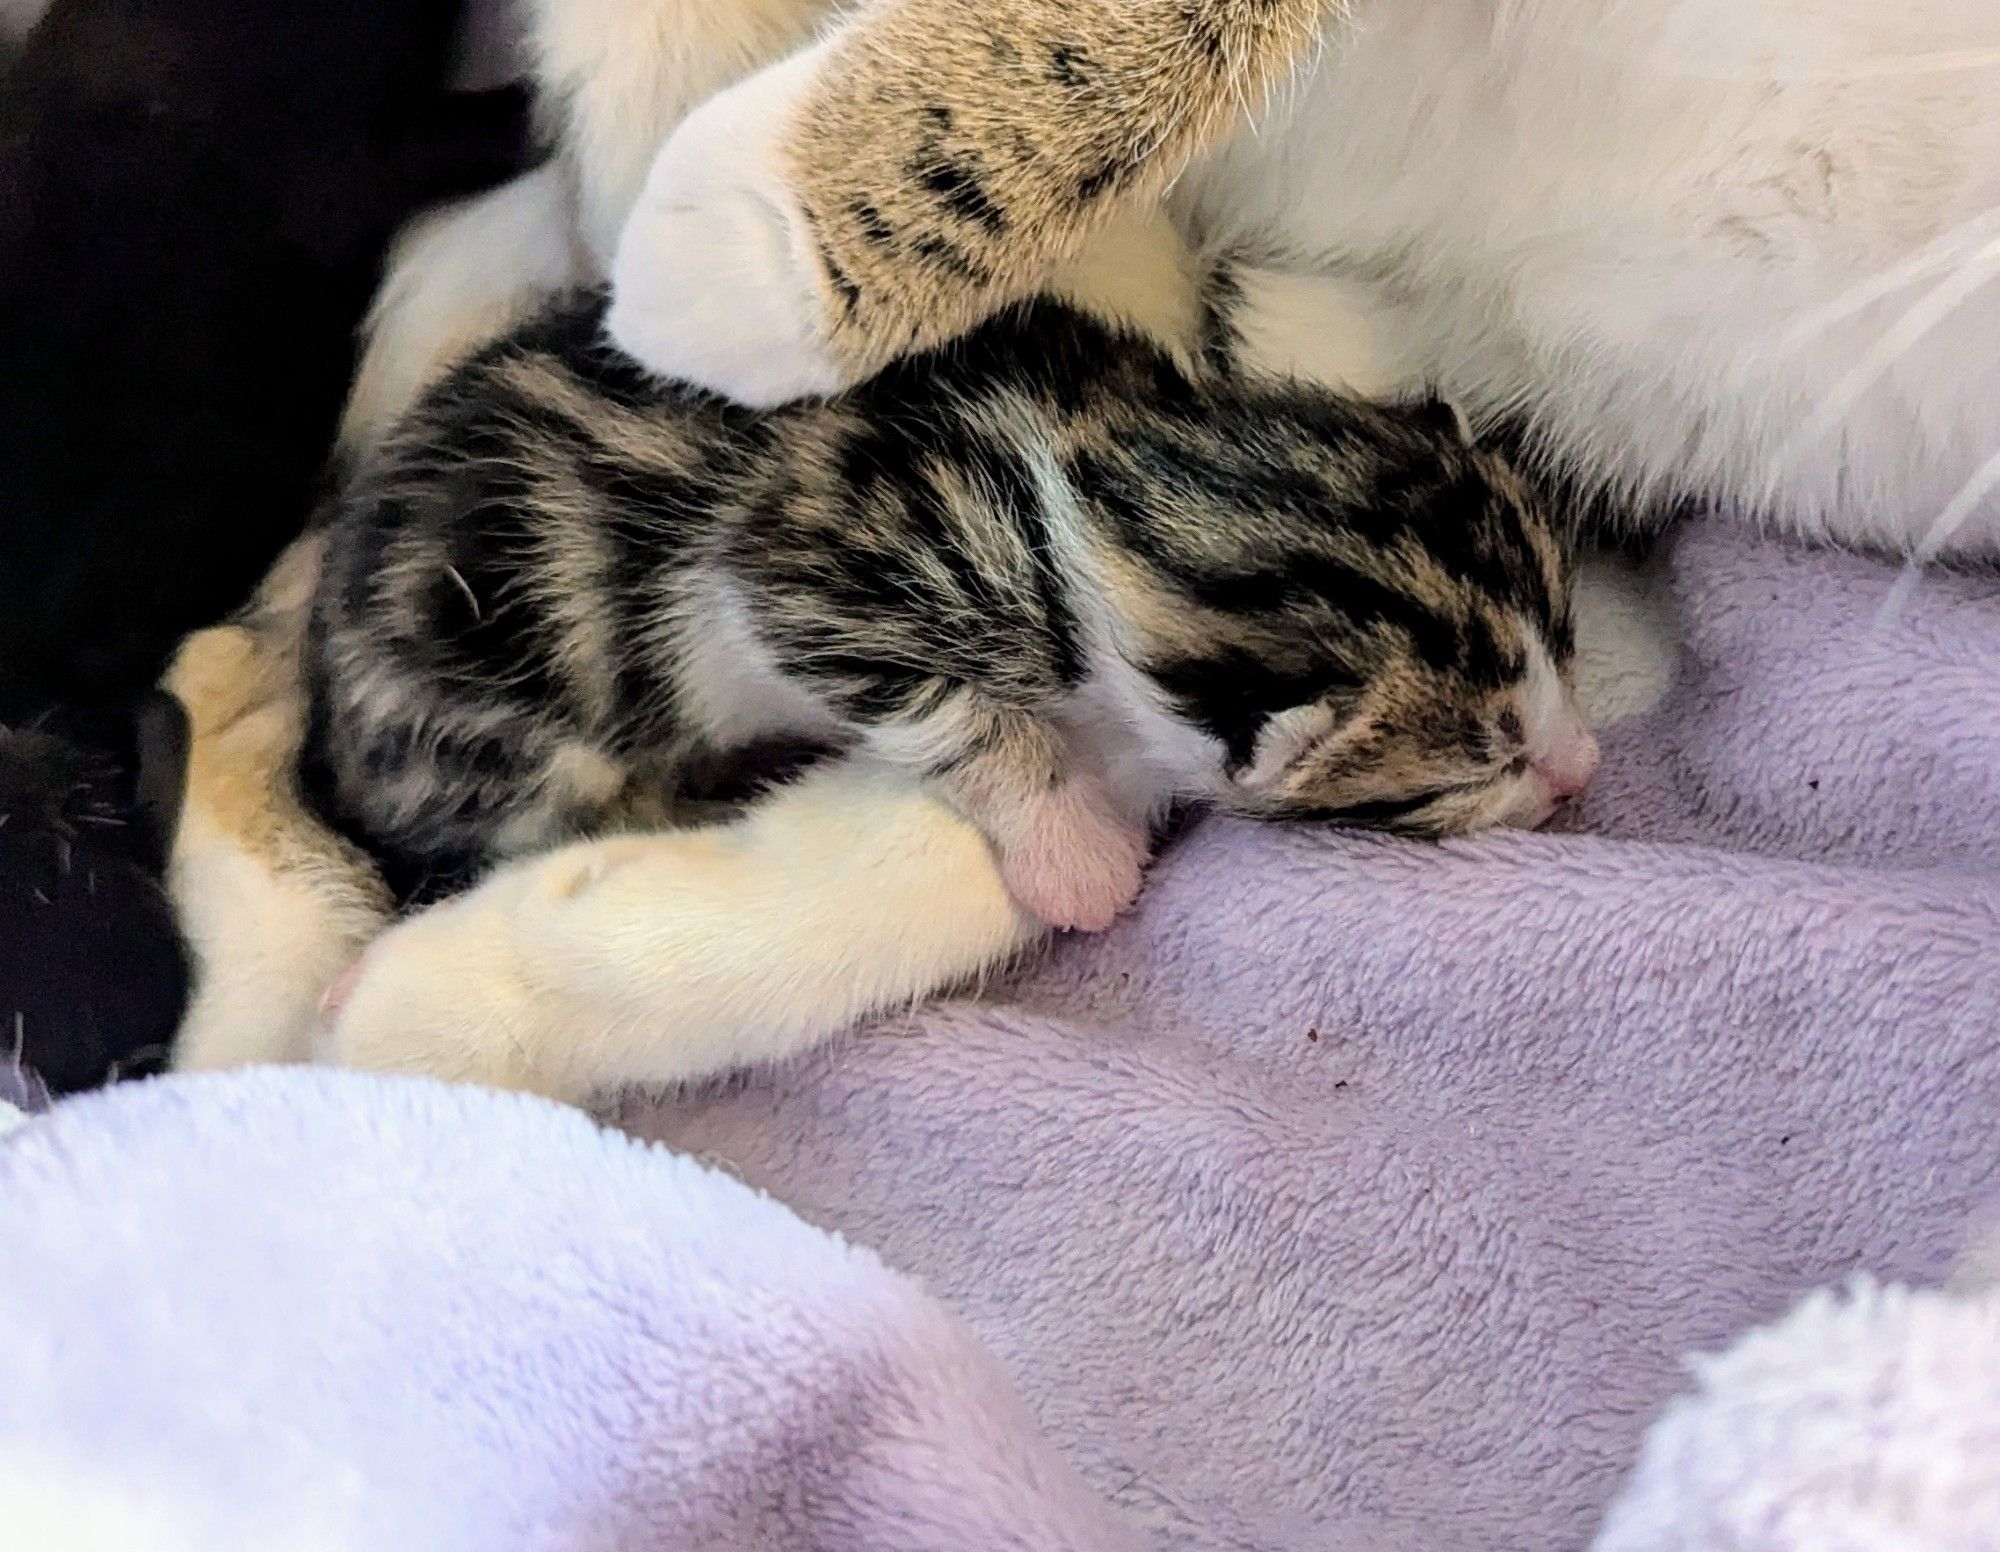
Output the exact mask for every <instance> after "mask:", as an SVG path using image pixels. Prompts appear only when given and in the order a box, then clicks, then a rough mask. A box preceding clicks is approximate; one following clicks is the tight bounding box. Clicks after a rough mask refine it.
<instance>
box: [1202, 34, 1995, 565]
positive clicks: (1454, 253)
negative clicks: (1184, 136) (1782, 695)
mask: <svg viewBox="0 0 2000 1552" xmlns="http://www.w3.org/2000/svg"><path fill="white" fill-rule="evenodd" d="M1953 50H1956V51H1960V52H1959V53H1957V54H1956V55H1954V56H1953V57H1951V58H1939V57H1937V56H1940V55H1942V54H1944V53H1945V52H1946V51H1953ZM1996 94H2000V8H1995V7H1994V6H1993V5H1991V4H1990V3H1988V0H1911V3H1909V4H1905V5H1900V6H1897V7H1895V8H1893V9H1890V10H1885V9H1884V8H1882V7H1881V6H1879V5H1877V4H1874V3H1873V0H1560V3H1558V0H1510V3H1505V4H1497V3H1496V4H1483V5H1474V4H1464V3H1447V0H1430V3H1423V4H1408V3H1403V0H1364V3H1363V4H1362V5H1360V6H1358V7H1357V8H1356V12H1355V17H1354V25H1353V27H1352V30H1351V32H1348V33H1345V34H1343V35H1342V36H1340V37H1338V38H1335V39H1332V40H1330V41H1329V45H1328V47H1327V50H1326V54H1325V59H1324V62H1323V65H1322V67H1321V69H1320V70H1319V71H1318V73H1317V74H1316V75H1315V76H1313V77H1312V78H1311V80H1310V81H1309V82H1308V83H1307V84H1306V85H1305V86H1303V87H1302V88H1300V90H1299V91H1298V92H1297V94H1296V96H1295V97H1294V99H1293V100H1292V101H1290V102H1289V103H1287V104H1285V105H1283V106H1282V107H1280V108H1278V109H1277V110H1275V111H1273V112H1272V113H1270V114H1269V115H1267V118H1266V121H1265V122H1263V123H1262V124H1260V125H1259V126H1258V127H1257V130H1256V132H1255V133H1246V134H1244V135H1242V136H1240V137H1239V138H1238V140H1237V141H1236V142H1235V143H1234V144H1233V145H1231V146H1230V147H1229V148H1227V149H1226V150H1225V151H1224V152H1223V153H1222V154H1221V155H1219V156H1218V157H1216V158H1215V159H1214V160H1213V161H1212V162H1211V163H1210V164H1209V165H1208V166H1206V167H1204V168H1202V169H1198V170H1197V171H1196V173H1195V174H1194V176H1192V177H1191V178H1190V179H1188V180H1187V181H1186V183H1185V184H1184V185H1183V187H1182V190H1181V196H1180V197H1181V199H1182V201H1183V204H1184V208H1185V209H1186V210H1187V211H1189V212H1190V213H1191V215H1192V217H1193V218H1194V219H1197V220H1198V221H1199V223H1200V225H1201V226H1202V227H1203V229H1205V230H1207V231H1209V232H1212V233H1215V234H1217V235H1219V236H1222V237H1225V238H1226V237H1228V236H1230V235H1232V234H1236V235H1240V236H1241V237H1242V239H1243V240H1245V241H1247V242H1253V243H1255V244H1257V245H1260V246H1262V247H1263V248H1265V249H1266V250H1275V251H1278V252H1280V253H1282V254H1285V255H1287V256H1288V257H1289V261H1290V263H1291V265H1292V267H1294V268H1297V269H1307V270H1324V271H1326V272H1329V273H1334V274H1338V275H1342V276H1345V277H1347V278H1349V279H1350V280H1353V281H1354V282H1356V283H1357V286H1358V288H1359V289H1358V293H1357V294H1358V295H1359V296H1360V297H1361V299H1362V301H1363V302H1364V304H1365V305H1369V310H1370V311H1371V312H1372V314H1373V315H1374V318H1375V327H1376V329H1377V331H1378V334H1387V335H1390V336H1393V337H1395V338H1396V339H1397V341H1398V349H1397V354H1398V355H1399V357H1400V358H1401V364H1402V369H1403V372H1404V374H1405V376H1406V378H1407V379H1408V381H1409V382H1410V383H1411V384H1412V385H1415V384H1416V383H1418V382H1421V381H1425V380H1428V381H1431V382H1435V383H1437V384H1438V385H1440V386H1441V387H1442V388H1443V389H1444V391H1445V392H1446V393H1447V394H1448V395H1449V396H1450V397H1452V398H1453V399H1454V400H1457V401H1460V402H1463V403H1465V404H1466V405H1467V406H1468V407H1469V408H1470V409H1471V410H1472V411H1473V412H1474V414H1475V416H1482V415H1491V414H1497V413H1501V412H1505V411H1510V410H1515V409H1520V408H1531V409H1533V410H1534V411H1535V412H1536V414H1537V415H1538V416H1539V417H1540V418H1541V420H1542V422H1543V423H1544V424H1545V425H1547V426H1548V427H1550V428H1551V429H1552V430H1553V431H1554V433H1555V434H1556V436H1557V438H1558V440H1559V442H1560V443H1561V444H1562V445H1563V446H1564V447H1565V448H1566V449H1567V450H1568V451H1570V452H1571V453H1572V454H1573V455H1575V456H1577V457H1579V458H1581V459H1582V460H1584V461H1585V462H1587V463H1588V464H1589V465H1590V466H1591V467H1593V468H1594V469H1596V470H1597V471H1600V472H1602V473H1606V474H1609V475H1611V476H1613V477H1615V478H1616V479H1618V480H1620V481H1622V482H1623V483H1625V484H1627V485H1629V486H1631V487H1633V488H1636V489H1650V488H1657V487H1660V486H1662V485H1664V484H1666V483H1667V482H1669V481H1677V480H1678V481H1689V482H1692V483H1693V484H1694V485H1696V486H1697V487H1699V488H1702V489H1705V490H1707V491H1708V492H1710V493H1711V494H1713V495H1714V496H1715V497H1716V498H1718V499H1719V500H1720V501H1722V502H1723V503H1724V504H1726V505H1730V506H1736V507H1740V508H1742V509H1744V510H1746V511H1753V512H1759V511H1761V512H1765V513H1768V514H1769V515H1770V516H1771V517H1772V518H1774V519H1776V520H1777V521H1779V522H1781V523H1783V524H1784V525H1785V526H1787V527H1789V528H1792V529H1794V530H1796V531H1800V532H1805V533H1819V534H1826V535H1830V536H1833V537H1837V538H1843V539H1849V540H1869V541H1878V542H1882V543H1887V544H1893V545H1897V546H1901V547H1909V546H1914V545H1915V544H1917V543H1918V542H1920V541H1921V540H1922V538H1923V537H1924V535H1925V534H1926V532H1927V530H1928V529H1929V528H1930V527H1931V525H1932V524H1933V522H1934V521H1935V520H1936V519H1937V518H1938V517H1939V516H1940V515H1941V514H1942V513H1944V512H1945V510H1946V508H1947V507H1948V506H1949V505H1950V503H1951V502H1952V500H1953V498H1954V497H1955V495H1956V494H1957V493H1958V492H1959V491H1960V490H1961V489H1962V488H1963V487H1964V486H1965V485H1966V483H1967V482H1968V481H1969V480H1970V479H1972V478H1973V476H1974V474H1975V472H1976V471H1978V470H1979V469H1980V468H1981V466H1982V465H1984V464H1985V463H1986V461H1987V460H1988V459H1989V458H1991V457H1992V455H1993V454H1994V453H1995V452H1996V451H2000V413H1997V412H2000V283H1990V282H2000V249H1996V250H1993V251H1991V252H1988V253H1986V254H1984V255H1983V256H1981V257H1975V253H1976V251H1977V247H1978V242H1979V241H1980V240H1984V241H1986V242H1987V243H1989V244H1990V243H1991V242H1992V241H1993V240H1994V238H1995V237H1996V235H2000V114H1995V112H1994V111H1993V107H1992V104H1993V102H1994V100H1995V98H1996ZM1982 219H1983V220H1984V221H1985V223H1986V225H1985V226H1984V227H1979V228H1976V229H1972V228H1968V229H1967V231H1966V233H1965V237H1964V240H1963V241H1962V242H1960V243H1958V244H1956V245H1955V246H1954V245H1953V244H1952V243H1951V242H1950V241H1948V240H1947V241H1944V242H1943V244H1942V246H1937V245H1939V244H1940V240H1941V239H1945V238H1946V237H1947V234H1949V233H1952V232H1953V231H1954V230H1955V229H1959V228H1961V227H1966V226H1967V224H1968V223H1977V222H1980V221H1981V220H1982ZM1927 245H1931V246H1932V247H1933V251H1934V253H1935V256H1936V262H1935V263H1934V264H1933V265H1931V266H1930V267H1927V268H1926V267H1921V266H1919V267H1917V268H1916V269H1915V270H1913V271H1912V272H1911V273H1910V274H1908V275H1907V277H1906V278H1905V281H1904V283H1903V284H1901V285H1900V286H1897V287H1894V288H1893V289H1891V290H1890V291H1888V292H1887V293H1886V294H1884V295H1882V296H1880V297H1878V298H1876V299H1874V300H1872V301H1869V302H1867V303H1866V304H1865V305H1862V306H1860V307H1858V308H1856V309H1855V310H1853V311H1851V312H1849V313H1847V314H1846V315H1845V316H1838V314H1839V311H1840V307H1841V304H1842V302H1843V299H1844V298H1847V297H1848V296H1849V295H1850V294H1851V293H1854V292H1856V291H1857V290H1858V289H1861V290H1865V288H1867V287H1868V286H1869V283H1870V281H1871V279H1873V278H1874V277H1877V276H1880V275H1882V274H1884V272H1886V271H1890V270H1892V269H1895V268H1896V267H1897V266H1898V265H1899V264H1901V263H1903V262H1904V261H1905V260H1907V259H1908V258H1909V256H1910V255H1912V254H1915V253H1918V252H1920V251H1922V250H1925V249H1926V247H1927ZM1954 282H1956V286H1955V291H1956V294H1957V295H1958V300H1957V301H1956V303H1955V305H1952V306H1950V307H1949V308H1946V307H1944V306H1942V305H1939V306H1938V307H1937V308H1936V309H1935V311H1936V313H1937V316H1936V317H1935V318H1934V319H1932V320H1931V323H1932V326H1931V327H1929V328H1928V329H1927V330H1923V331H1920V332H1912V333H1911V334H1910V335H1909V337H1907V338H1902V339H1898V340H1896V341H1895V342H1894V345H1893V348H1891V349H1889V350H1887V351H1885V352H1882V353H1881V355H1880V358H1879V359H1875V358H1874V357H1872V356H1871V352H1875V351H1876V350H1877V348H1878V346H1879V345H1880V344H1881V342H1883V341H1884V340H1885V339H1888V338H1889V337H1890V336H1891V335H1892V333H1893V331H1894V329H1895V326H1896V322H1897V320H1898V319H1899V318H1902V317H1904V316H1905V315H1907V314H1908V313H1910V312H1911V310H1912V309H1917V308H1921V307H1922V306H1923V304H1924V303H1925V300H1926V298H1927V297H1928V296H1929V294H1930V293H1931V291H1932V289H1933V288H1934V287H1937V286H1940V285H1944V284H1952V283H1954ZM1370 292H1372V293H1373V298H1372V304H1370V302H1369V293H1370ZM1815 428H1817V429H1815ZM1956 543H1957V546H1958V547H1961V548H1967V549H1971V548H1980V549H1985V550H1988V551H1991V550H1993V549H1995V548H1996V547H2000V506H1996V504H1995V503H1994V502H1993V501H1991V500H1988V501H1987V502H1986V503H1985V504H1983V506H1982V507H1981V508H1980V509H1979V510H1978V511H1977V512H1976V513H1975V514H1974V515H1972V516H1971V517H1969V518H1968V520H1967V521H1966V523H1965V524H1964V526H1963V527H1962V528H1961V529H1960V531H1959V533H1958V535H1957V536H1956Z"/></svg>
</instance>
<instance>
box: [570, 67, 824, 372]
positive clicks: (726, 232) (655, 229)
mask: <svg viewBox="0 0 2000 1552" xmlns="http://www.w3.org/2000/svg"><path fill="white" fill-rule="evenodd" d="M822 55H823V46H822V47H820V48H813V49H807V50H805V51H803V52H801V53H799V54H797V55H795V56H793V57H792V58H791V59H788V60H786V61H785V62H784V63H783V64H780V65H777V66H775V67H773V68H772V69H769V70H765V71H762V72H760V73H758V74H757V75H754V76H752V77H751V78H750V79H749V80H747V81H745V82H743V83H742V84H741V85H738V86H734V87H731V88H730V89H729V90H728V91H726V92H723V93H722V94H721V95H720V96H718V97H716V98H714V99H713V100H711V101H709V102H707V103H705V104H703V105H702V106H701V107H700V108H697V109H696V110H695V111H694V112H693V113H692V114H690V115H689V116H688V118H687V121H686V122H685V123H684V124H682V125H681V127H680V128H679V129H678V130H677V131H676V132H675V133H674V136H673V138H672V139H671V140H669V141H668V142H667V145H666V149H665V150H663V151H662V152H661V153H660V156H659V160H658V161H657V162H655V163H654V165H653V169H652V172H651V174H650V175H649V176H648V178H647V180H646V188H645V193H644V194H643V195H642V196H641V198H640V200H639V203H638V205H637V207H636V208H635V209H634V210H633V212H632V215H631V219H630V220H629V221H628V222H627V223H626V226H625V230H624V234H623V235H622V236H621V237H620V238H619V241H618V251H617V255H616V257H615V258H614V259H613V260H612V264H611V284H612V304H611V310H610V313H609V315H608V316H607V318H606V319H605V326H606V329H607V330H608V332H609V333H610V335H611V337H612V338H613V339H614V340H616V341H617V342H618V344H619V345H620V346H622V347H623V348H624V349H625V350H626V352H627V353H628V354H630V355H632V356H634V357H635V358H637V359H638V360H639V361H642V362H644V363H645V365H646V366H647V367H649V368H650V369H652V370H653V371H655V372H658V373H659V374H660V375H661V376H663V377H667V378H672V379H675V380H677V381H681V382H692V383H700V384H710V383H727V384H728V385H729V390H730V392H731V393H732V394H733V395H734V396H735V397H736V398H737V399H739V400H741V401H742V402H744V403H746V404H755V405H774V404H782V403H784V402H785V401H787V400H789V399H798V398H804V397H807V396H810V395H815V394H827V393H832V392H833V391H834V390H835V389H837V388H839V387H840V386H841V377H842V373H841V368H840V363H839V361H838V360H837V359H836V358H835V356H834V354H833V352H832V350H831V348H830V347H829V346H828V345H827V344H826V343H825V341H824V339H823V338H822V332H821V320H822V317H823V304H822V301H821V297H820V289H819V282H818V280H817V278H816V277H817V275H818V273H819V266H818V264H817V263H816V261H815V259H814V256H813V251H812V244H813V236H812V228H811V225H810V223H809V222H808V221H807V220H806V218H805V215H804V212H803V211H802V210H800V208H799V206H798V202H797V199H796V198H795V197H794V196H793V194H792V192H791V189H790V186H789V184H788V182H787V180H786V178H785V175H784V166H783V159H782V155H781V153H782V150H783V147H784V142H785V137H786V134H787V131H788V128H789V115H790V113H791V112H792V110H793V109H794V108H795V106H796V105H797V102H798V99H799V98H800V96H801V95H802V94H803V92H804V90H805V89H806V87H807V86H809V85H810V83H811V82H812V80H813V79H814V77H815V75H816V74H817V72H818V69H819V64H820V59H821V57H822Z"/></svg>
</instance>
